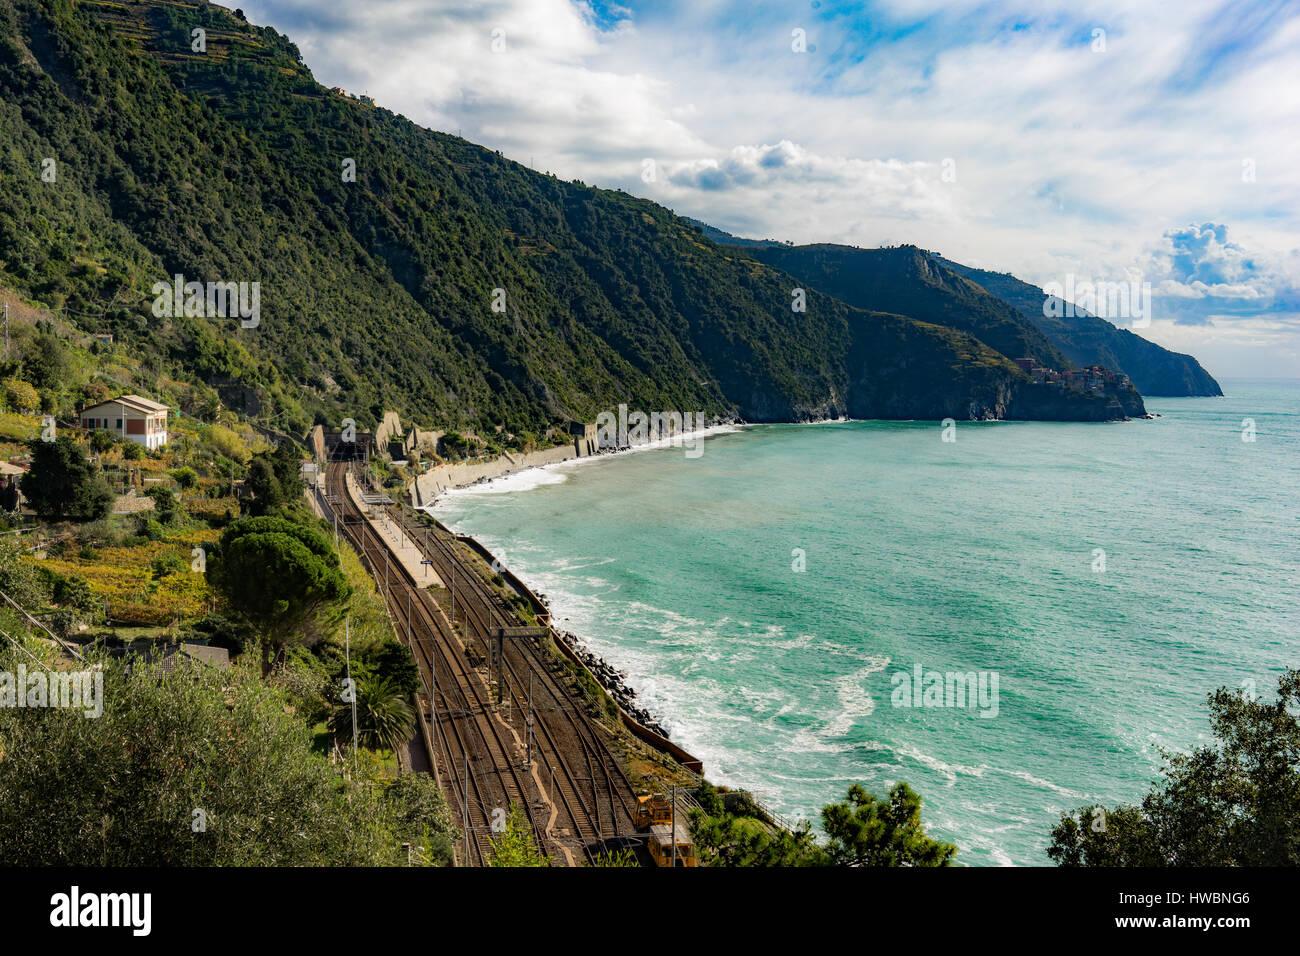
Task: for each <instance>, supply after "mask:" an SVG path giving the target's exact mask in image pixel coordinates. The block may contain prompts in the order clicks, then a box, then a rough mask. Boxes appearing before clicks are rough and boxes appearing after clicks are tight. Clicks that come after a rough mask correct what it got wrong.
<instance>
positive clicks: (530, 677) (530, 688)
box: [528, 670, 533, 770]
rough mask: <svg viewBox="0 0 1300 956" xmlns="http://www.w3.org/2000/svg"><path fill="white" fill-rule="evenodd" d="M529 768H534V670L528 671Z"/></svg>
mask: <svg viewBox="0 0 1300 956" xmlns="http://www.w3.org/2000/svg"><path fill="white" fill-rule="evenodd" d="M528 769H529V770H532V769H533V672H532V671H531V670H530V671H529V672H528Z"/></svg>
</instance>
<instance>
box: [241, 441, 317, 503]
mask: <svg viewBox="0 0 1300 956" xmlns="http://www.w3.org/2000/svg"><path fill="white" fill-rule="evenodd" d="M301 454H302V449H301V448H299V447H298V446H297V445H295V444H294V443H293V442H289V441H286V442H282V443H281V444H280V445H279V447H277V448H275V449H274V450H272V451H269V452H259V453H258V454H256V455H254V456H253V460H252V461H251V462H249V465H248V479H247V486H248V490H249V491H251V492H252V493H253V501H252V505H251V507H250V510H251V512H252V514H254V515H267V514H274V513H275V512H277V511H279V510H281V509H283V508H284V507H285V506H287V505H297V504H298V502H299V498H300V497H301V495H302V489H303V483H302V471H301V460H300V456H301Z"/></svg>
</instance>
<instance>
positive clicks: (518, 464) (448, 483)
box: [410, 422, 751, 514]
mask: <svg viewBox="0 0 1300 956" xmlns="http://www.w3.org/2000/svg"><path fill="white" fill-rule="evenodd" d="M748 427H751V426H749V425H747V424H744V423H732V422H719V423H717V424H714V425H707V426H705V427H704V428H701V429H697V430H693V431H689V432H684V433H682V434H679V435H672V436H669V437H667V438H658V439H655V440H654V441H646V442H638V443H637V444H634V445H629V446H627V447H624V448H613V449H606V450H603V451H598V452H594V453H591V454H579V453H578V452H577V450H576V449H575V448H574V446H572V445H557V446H555V447H554V448H548V449H543V450H542V451H537V452H529V453H528V454H525V455H520V456H518V457H516V456H513V455H509V454H505V455H499V456H497V457H496V458H493V459H491V460H489V461H486V462H457V463H455V464H450V465H439V466H438V467H436V468H431V469H429V471H427V472H425V473H424V474H423V475H421V476H419V477H418V478H416V479H415V480H414V481H413V482H412V484H411V488H412V490H411V493H410V500H411V504H412V506H413V507H415V508H416V509H418V510H421V511H429V513H430V514H432V513H433V512H432V509H433V508H434V507H435V506H436V505H437V504H438V502H439V501H441V500H442V499H443V498H445V497H449V496H451V495H454V494H455V493H456V492H465V491H467V490H468V489H471V488H472V489H476V490H477V491H478V492H479V493H483V492H486V491H488V490H489V489H491V488H492V486H493V485H494V484H497V483H499V482H501V481H503V480H504V479H507V478H517V477H519V476H522V475H525V474H527V473H528V472H533V471H538V472H551V473H554V472H555V471H557V470H559V468H560V467H561V466H576V465H579V464H582V463H583V462H590V461H603V460H607V459H609V458H612V457H614V456H618V455H632V454H636V453H638V452H643V451H654V450H657V449H664V448H673V447H680V446H690V445H692V444H694V443H695V442H703V441H704V440H705V439H707V438H712V437H716V436H718V435H727V434H733V433H735V432H739V431H741V430H742V429H745V428H748ZM422 479H423V480H424V483H425V486H426V487H429V486H433V488H434V490H433V493H432V494H431V495H429V494H428V493H427V492H425V491H424V490H422V489H421V487H420V484H421V480H422ZM526 487H535V486H533V485H529V486H526ZM501 490H502V491H506V490H514V489H501ZM518 490H525V489H524V488H520V489H518Z"/></svg>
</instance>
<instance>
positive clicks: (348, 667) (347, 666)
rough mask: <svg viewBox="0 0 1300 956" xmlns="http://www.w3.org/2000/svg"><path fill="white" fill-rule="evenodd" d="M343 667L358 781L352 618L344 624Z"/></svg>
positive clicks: (353, 773) (353, 767)
mask: <svg viewBox="0 0 1300 956" xmlns="http://www.w3.org/2000/svg"><path fill="white" fill-rule="evenodd" d="M343 667H344V671H345V673H346V674H347V676H348V690H349V691H351V693H352V780H353V782H354V783H355V782H356V779H357V685H356V684H354V683H352V618H351V616H348V617H347V618H346V619H345V620H344V623H343Z"/></svg>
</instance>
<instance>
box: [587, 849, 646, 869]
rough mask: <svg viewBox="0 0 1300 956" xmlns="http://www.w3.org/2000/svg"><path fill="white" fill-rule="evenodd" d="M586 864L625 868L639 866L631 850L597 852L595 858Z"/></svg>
mask: <svg viewBox="0 0 1300 956" xmlns="http://www.w3.org/2000/svg"><path fill="white" fill-rule="evenodd" d="M588 865H589V866H597V867H609V868H615V869H625V868H630V867H639V866H640V865H641V864H640V863H638V862H637V859H636V854H635V853H634V852H632V851H631V850H616V851H613V852H610V853H597V854H596V857H595V859H594V860H592V861H591V863H590V864H588Z"/></svg>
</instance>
